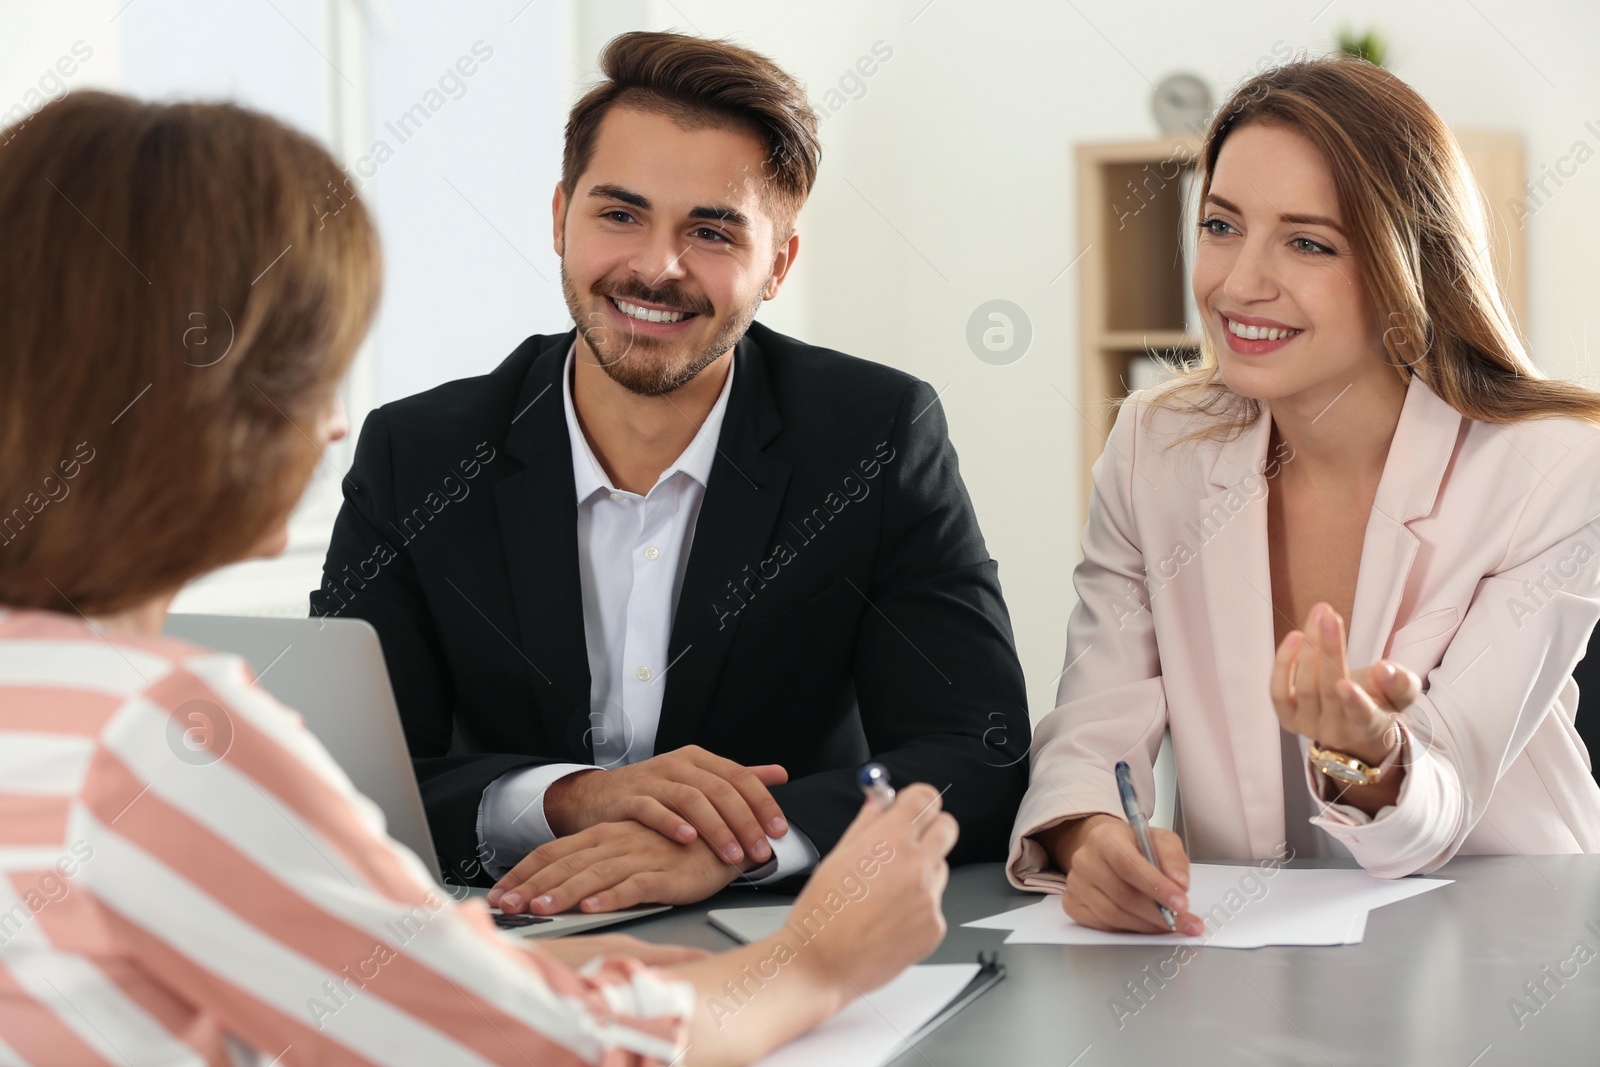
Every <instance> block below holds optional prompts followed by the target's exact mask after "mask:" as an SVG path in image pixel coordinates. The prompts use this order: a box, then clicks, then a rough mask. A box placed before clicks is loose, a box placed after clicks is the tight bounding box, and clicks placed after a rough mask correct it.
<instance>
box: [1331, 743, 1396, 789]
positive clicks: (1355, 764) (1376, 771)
mask: <svg viewBox="0 0 1600 1067" xmlns="http://www.w3.org/2000/svg"><path fill="white" fill-rule="evenodd" d="M1404 744H1405V742H1404V741H1403V740H1402V741H1400V742H1399V743H1397V744H1396V745H1395V746H1394V747H1393V748H1391V749H1390V750H1389V752H1388V754H1387V755H1385V756H1384V757H1383V762H1382V763H1380V764H1378V765H1377V766H1373V765H1372V764H1370V763H1367V762H1366V761H1365V760H1360V759H1357V758H1356V757H1354V756H1351V755H1347V754H1346V753H1343V752H1335V751H1334V750H1333V749H1331V748H1323V747H1322V746H1321V745H1319V744H1317V742H1315V741H1313V742H1311V749H1310V752H1309V755H1310V757H1311V765H1312V766H1313V767H1315V768H1316V769H1317V770H1319V771H1321V772H1322V773H1323V774H1326V775H1327V776H1328V777H1329V778H1333V779H1336V780H1338V781H1341V782H1346V783H1348V784H1350V785H1377V784H1378V782H1379V780H1380V779H1382V778H1383V776H1384V774H1385V773H1386V772H1387V771H1388V770H1389V768H1390V767H1393V766H1394V765H1395V761H1396V760H1398V759H1399V758H1400V749H1401V748H1402V747H1403V746H1404Z"/></svg>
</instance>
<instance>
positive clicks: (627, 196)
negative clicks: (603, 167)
mask: <svg viewBox="0 0 1600 1067" xmlns="http://www.w3.org/2000/svg"><path fill="white" fill-rule="evenodd" d="M589 195H590V196H592V197H596V198H598V199H601V200H620V201H622V202H623V203H624V204H631V205H632V206H634V207H636V208H638V209H639V210H640V211H649V210H650V198H649V197H647V196H644V195H642V194H640V193H636V192H634V191H633V190H632V189H624V188H623V187H622V186H620V185H608V184H601V185H594V186H590V188H589Z"/></svg>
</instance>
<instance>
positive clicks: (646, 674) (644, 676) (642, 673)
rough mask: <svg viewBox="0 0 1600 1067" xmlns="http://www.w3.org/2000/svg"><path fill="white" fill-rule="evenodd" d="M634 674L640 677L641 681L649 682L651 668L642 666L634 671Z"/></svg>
mask: <svg viewBox="0 0 1600 1067" xmlns="http://www.w3.org/2000/svg"><path fill="white" fill-rule="evenodd" d="M633 676H634V677H635V678H637V679H639V681H641V682H648V681H649V680H650V668H649V667H640V668H639V669H638V670H636V671H634V672H633Z"/></svg>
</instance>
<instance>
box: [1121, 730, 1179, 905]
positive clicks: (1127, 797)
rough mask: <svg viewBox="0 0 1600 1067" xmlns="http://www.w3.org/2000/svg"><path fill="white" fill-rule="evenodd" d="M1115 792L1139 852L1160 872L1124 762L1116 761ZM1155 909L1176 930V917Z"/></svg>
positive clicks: (1148, 829) (1125, 762)
mask: <svg viewBox="0 0 1600 1067" xmlns="http://www.w3.org/2000/svg"><path fill="white" fill-rule="evenodd" d="M1117 792H1118V793H1120V794H1122V813H1123V814H1124V815H1126V816H1127V817H1128V825H1129V826H1131V827H1133V836H1134V838H1135V839H1136V840H1137V841H1138V842H1139V851H1140V852H1143V853H1144V858H1145V859H1147V860H1149V861H1150V866H1152V867H1154V868H1155V869H1156V870H1158V871H1159V870H1161V864H1159V863H1157V862H1156V850H1155V849H1153V848H1151V847H1150V824H1149V823H1148V822H1146V821H1145V817H1144V812H1142V811H1140V810H1139V794H1138V793H1135V792H1134V791H1133V777H1132V776H1131V775H1129V773H1128V764H1127V761H1126V760H1118V761H1117ZM1156 907H1158V908H1160V909H1161V917H1162V918H1163V919H1165V920H1166V923H1167V926H1168V927H1169V928H1170V929H1172V930H1174V931H1175V930H1177V929H1178V917H1177V916H1176V915H1174V914H1172V909H1171V908H1169V907H1167V906H1166V905H1165V904H1157V905H1156Z"/></svg>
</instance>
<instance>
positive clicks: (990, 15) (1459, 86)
mask: <svg viewBox="0 0 1600 1067" xmlns="http://www.w3.org/2000/svg"><path fill="white" fill-rule="evenodd" d="M1474 3H1475V4H1476V8H1477V11H1475V10H1474V7H1473V5H1466V4H1461V3H1458V2H1455V0H1436V2H1427V3H1422V2H1413V3H1406V4H1394V3H1385V2H1372V0H1334V2H1333V3H1332V4H1328V3H1327V2H1326V0H1296V2H1292V3H1289V2H1282V0H1273V2H1253V3H1252V2H1245V0H1210V2H1208V3H1204V4H1196V3H1192V2H1189V0H1159V2H1147V3H1143V4H1137V5H1133V4H1126V3H1121V2H1112V0H1076V3H1075V5H1067V4H1062V3H1059V2H1058V0H984V2H982V3H977V2H973V0H933V2H932V3H928V2H927V0H894V2H889V3H882V2H880V3H870V4H869V3H861V2H859V0H812V2H807V3H798V2H794V0H671V2H670V3H669V2H665V0H660V2H645V0H629V2H627V3H606V2H600V3H595V2H594V0H586V3H585V5H584V6H585V7H592V8H598V9H602V10H605V9H610V10H612V11H614V12H615V11H619V10H620V11H621V12H623V13H624V14H623V16H620V17H618V18H613V19H612V20H610V22H609V24H608V25H607V27H606V28H608V29H613V28H622V27H621V26H618V25H616V24H617V22H618V21H626V16H630V15H631V17H632V20H633V26H635V27H636V28H648V29H665V28H669V27H670V28H678V29H683V30H688V31H691V32H699V33H704V34H708V35H713V36H724V35H726V36H731V37H733V38H735V39H736V40H738V41H739V42H740V43H743V44H746V45H748V46H750V47H753V48H755V49H757V50H759V51H762V52H765V53H766V54H768V55H770V56H772V57H773V58H774V59H775V60H777V61H778V62H779V63H780V64H782V65H784V66H785V67H786V68H788V69H789V70H791V71H793V72H794V73H795V74H796V75H797V76H799V77H800V78H801V79H802V80H803V81H804V82H805V83H806V85H807V87H808V91H809V92H810V94H811V97H812V99H813V102H814V103H817V102H822V101H823V100H824V94H825V93H826V92H827V90H828V89H829V88H834V87H837V86H838V83H839V79H840V78H841V77H842V76H843V75H845V74H846V73H847V72H848V71H849V69H850V68H851V66H852V64H854V63H855V61H856V60H857V59H858V58H859V57H860V56H862V55H864V54H867V53H868V52H869V51H870V50H871V48H872V46H873V44H874V42H877V41H880V40H881V41H883V42H884V44H885V45H886V46H887V47H889V48H892V49H893V56H892V58H891V59H889V60H888V61H887V62H886V63H884V64H882V66H881V67H880V69H878V70H877V72H876V73H875V74H874V75H873V76H871V77H870V78H867V79H865V80H864V83H865V87H866V88H865V92H864V93H859V94H858V97H859V98H857V99H851V100H849V101H848V102H847V103H846V104H845V105H844V106H843V107H841V108H839V110H838V111H837V113H835V114H833V115H831V116H829V117H828V118H827V119H826V121H825V122H824V124H823V141H824V157H823V164H822V172H821V176H820V178H819V181H818V185H817V189H816V191H815V193H814V194H813V196H812V198H811V202H810V204H809V205H808V206H807V208H806V210H805V211H804V212H803V213H802V216H801V220H800V226H801V233H802V252H801V255H800V258H799V260H798V261H797V264H796V268H795V269H796V272H797V276H796V277H795V279H794V281H795V283H796V285H797V288H798V289H799V290H800V292H799V296H800V299H799V300H791V299H790V297H791V293H789V292H788V291H785V292H784V293H781V294H780V295H779V298H778V300H777V301H775V302H774V303H773V304H772V305H770V306H769V307H767V308H765V309H763V311H762V313H761V317H762V320H763V321H765V322H766V323H768V324H769V325H771V326H773V327H774V328H776V329H779V330H783V331H786V332H791V333H794V334H797V335H799V336H801V337H803V338H805V339H806V340H808V341H812V342H814V343H819V344H824V345H828V346H831V347H835V348H840V349H843V350H845V351H848V352H852V353H854V354H857V355H861V356H865V357H868V358H871V359H876V360H880V361H882V362H884V363H889V364H892V365H894V366H897V367H901V368H904V369H905V370H907V371H910V372H911V373H914V374H916V375H918V376H920V377H922V378H924V379H926V380H927V381H929V382H931V383H932V384H933V385H934V387H935V388H937V389H941V390H944V393H943V400H944V406H945V410H946V413H947V415H948V417H949V420H950V425H951V434H952V437H953V438H954V440H955V444H956V447H957V450H958V451H959V453H960V455H961V461H962V471H963V474H964V475H965V477H966V481H967V485H968V488H969V489H970V490H971V492H972V495H973V498H974V500H975V501H976V504H977V508H978V514H979V518H980V519H981V521H982V523H983V528H984V533H985V536H986V537H987V539H988V541H989V546H990V550H991V552H992V553H993V554H994V556H995V557H996V558H997V559H998V560H999V561H1000V575H1001V580H1002V582H1003V583H1004V586H1005V591H1006V599H1007V601H1008V603H1009V604H1010V607H1011V613H1012V620H1013V624H1014V626H1015V628H1016V632H1017V639H1018V645H1019V647H1020V650H1021V655H1022V662H1023V666H1024V668H1025V670H1026V673H1027V677H1028V683H1029V699H1030V702H1031V704H1032V707H1033V711H1034V714H1035V715H1036V716H1037V715H1040V714H1042V713H1043V712H1045V711H1047V710H1049V708H1050V707H1051V706H1052V705H1053V703H1054V683H1053V679H1054V678H1055V676H1056V675H1057V673H1058V672H1059V671H1060V670H1061V667H1062V665H1063V664H1062V659H1061V650H1062V648H1063V647H1064V642H1065V635H1066V622H1067V614H1068V612H1069V611H1070V608H1071V604H1072V601H1073V594H1072V588H1071V571H1072V567H1073V566H1074V565H1075V563H1076V562H1077V559H1078V534H1079V527H1080V524H1081V522H1082V519H1083V517H1082V515H1080V514H1079V508H1078V506H1077V503H1076V502H1077V500H1078V497H1079V486H1078V475H1077V471H1078V454H1077V453H1078V425H1077V424H1078V415H1077V414H1076V412H1075V411H1074V409H1073V407H1072V406H1071V405H1070V404H1069V403H1068V402H1067V400H1066V399H1064V398H1063V397H1062V396H1061V395H1059V394H1058V393H1057V389H1059V390H1060V391H1061V392H1062V393H1065V394H1066V396H1067V397H1070V398H1071V399H1072V403H1074V404H1076V403H1080V401H1079V398H1078V395H1077V380H1078V373H1077V362H1076V361H1077V341H1076V338H1077V277H1076V272H1075V271H1068V272H1067V273H1065V274H1062V273H1061V271H1062V270H1063V268H1065V267H1066V266H1067V264H1068V263H1070V262H1071V261H1072V260H1073V258H1074V257H1075V256H1077V254H1078V253H1079V251H1080V250H1081V249H1082V248H1083V240H1082V238H1081V237H1080V236H1079V234H1078V233H1077V231H1076V222H1075V219H1076V209H1075V204H1076V199H1075V198H1076V182H1075V180H1074V179H1075V176H1074V172H1073V165H1072V155H1071V153H1072V146H1073V145H1074V144H1075V143H1076V142H1079V141H1093V140H1123V139H1129V138H1138V137H1145V136H1152V135H1154V134H1155V133H1156V128H1155V125H1154V121H1153V119H1152V118H1151V117H1150V111H1149V97H1150V91H1151V84H1150V83H1151V82H1156V81H1159V80H1160V79H1161V78H1162V77H1163V76H1164V75H1166V74H1169V73H1171V72H1174V71H1179V70H1186V71H1193V72H1195V73H1197V74H1199V75H1200V76H1201V77H1202V78H1203V79H1205V80H1206V81H1208V82H1210V83H1211V84H1212V86H1213V87H1214V95H1215V96H1217V97H1218V98H1220V97H1221V96H1222V95H1223V94H1224V93H1225V91H1226V89H1227V88H1228V87H1229V86H1231V85H1233V84H1234V83H1236V82H1237V81H1238V80H1239V79H1240V78H1241V76H1243V75H1244V74H1245V73H1246V72H1248V71H1250V70H1251V69H1252V68H1254V67H1256V66H1257V64H1258V63H1259V62H1261V60H1262V58H1263V57H1266V56H1270V54H1271V53H1272V50H1273V46H1274V44H1275V43H1277V42H1279V41H1283V42H1286V43H1287V44H1288V45H1289V46H1292V47H1293V48H1295V49H1300V48H1312V49H1316V50H1319V51H1325V50H1328V49H1329V48H1330V47H1331V44H1332V42H1333V39H1334V35H1335V33H1336V32H1337V30H1338V29H1339V27H1340V26H1341V25H1351V26H1355V27H1360V28H1365V27H1368V26H1374V27H1377V28H1379V29H1380V30H1382V31H1383V32H1384V33H1386V34H1387V36H1388V38H1389V40H1390V42H1391V45H1392V47H1391V58H1390V61H1389V65H1390V67H1391V68H1392V69H1393V70H1395V72H1396V73H1398V74H1399V75H1400V76H1402V77H1404V78H1406V79H1407V80H1408V81H1410V82H1411V83H1412V84H1413V85H1415V86H1416V87H1417V88H1418V89H1419V90H1420V91H1421V92H1422V93H1423V94H1424V95H1425V96H1426V97H1427V98H1428V99H1429V100H1430V101H1431V102H1432V103H1433V104H1434V106H1435V107H1437V108H1438V109H1439V111H1440V113H1441V114H1442V115H1443V116H1444V118H1445V119H1446V121H1448V122H1449V123H1451V124H1452V125H1454V126H1493V127H1509V128H1512V129H1518V130H1521V131H1523V132H1524V133H1525V134H1526V138H1527V142H1526V150H1527V158H1528V161H1529V170H1530V172H1531V173H1533V174H1537V173H1538V171H1539V164H1540V163H1542V162H1549V163H1550V164H1552V165H1554V164H1555V163H1556V162H1557V161H1558V159H1559V158H1560V157H1562V156H1563V155H1566V154H1568V153H1569V152H1570V151H1571V149H1572V146H1573V142H1574V141H1576V140H1578V139H1580V138H1582V139H1586V140H1587V141H1588V143H1589V145H1590V146H1591V148H1593V149H1595V150H1597V151H1600V64H1596V63H1595V62H1594V55H1593V49H1594V44H1595V42H1596V41H1600V5H1595V4H1592V3H1589V2H1584V0H1568V2H1565V3H1553V4H1543V5H1540V6H1539V13H1538V14H1535V13H1533V12H1531V11H1530V10H1529V6H1528V5H1521V4H1515V3H1511V2H1508V0H1474ZM1074 7H1075V8H1076V10H1074ZM1319 9H1323V10H1321V12H1320V14H1319ZM1478 11H1481V12H1482V14H1481V15H1480V14H1479V13H1478ZM1079 12H1081V14H1080V13H1079ZM1313 16H1315V21H1314V22H1313V21H1311V20H1312V18H1313ZM590 22H591V23H593V24H594V25H595V26H597V27H598V26H599V25H600V24H601V23H602V22H605V20H604V19H602V18H599V17H596V16H591V18H590ZM1497 27H1498V28H1497ZM613 32H614V30H613ZM1502 33H1503V34H1504V35H1505V36H1502ZM1507 38H1509V40H1510V43H1508V40H1507ZM599 43H600V41H599V40H597V39H595V38H594V37H590V38H588V39H585V38H584V37H583V35H582V33H581V32H580V34H579V35H578V38H577V39H576V40H575V41H574V47H575V48H577V49H578V50H579V55H578V57H577V61H578V62H580V63H581V61H582V59H583V57H584V56H586V55H587V56H590V57H592V56H593V55H594V54H595V52H596V51H597V49H598V46H599ZM1513 45H1514V47H1513ZM1519 51H1520V53H1521V54H1519ZM1524 57H1527V58H1524ZM1530 60H1531V62H1530ZM591 63H592V60H591ZM1534 64H1537V66H1535V65H1534ZM1546 79H1548V81H1547V80H1546ZM1552 83H1553V84H1552ZM1586 121H1594V123H1595V129H1594V130H1593V131H1590V130H1586V129H1585V126H1584V124H1585V122H1586ZM1567 169H1568V170H1571V169H1572V168H1571V166H1570V165H1569V166H1568V167H1567ZM1551 188H1552V190H1554V186H1553V185H1552V186H1551ZM1528 238H1529V252H1530V255H1529V260H1530V267H1529V282H1530V288H1531V290H1532V293H1531V297H1530V304H1531V314H1530V321H1529V322H1528V323H1527V324H1526V325H1527V332H1528V334H1529V336H1530V338H1531V340H1532V343H1533V351H1534V353H1535V356H1536V358H1537V359H1538V361H1539V362H1540V364H1541V365H1542V366H1544V367H1545V368H1546V369H1547V370H1548V371H1550V372H1551V373H1556V374H1571V373H1574V372H1579V371H1581V372H1583V373H1586V374H1587V373H1589V372H1590V371H1591V370H1600V367H1595V368H1591V367H1589V366H1588V364H1587V363H1586V362H1585V356H1584V347H1583V346H1584V343H1585V337H1586V332H1587V335H1589V338H1590V339H1589V341H1588V343H1589V344H1590V345H1593V346H1595V348H1594V351H1597V352H1600V313H1597V312H1596V310H1595V305H1596V301H1595V300H1594V291H1595V289H1596V287H1597V283H1600V262H1597V256H1596V251H1595V250H1596V247H1597V244H1600V240H1597V239H1600V161H1596V162H1591V163H1589V164H1587V165H1586V166H1584V167H1583V168H1580V169H1579V170H1578V171H1577V173H1576V175H1575V176H1574V177H1572V178H1571V179H1566V186H1565V187H1564V188H1562V189H1560V190H1558V191H1556V195H1554V196H1552V197H1551V198H1549V199H1548V201H1547V202H1546V203H1545V205H1544V206H1543V207H1542V208H1540V209H1539V210H1537V211H1535V212H1534V213H1533V215H1532V217H1531V218H1530V219H1529V220H1528ZM994 298H1003V299H1006V300H1010V301H1013V302H1014V303H1016V304H1018V305H1020V306H1021V307H1022V308H1023V309H1024V310H1025V311H1026V312H1027V314H1028V316H1029V318H1030V320H1031V322H1032V326H1033V340H1032V344H1031V347H1030V350H1029V351H1028V352H1027V354H1026V356H1025V357H1024V358H1023V359H1021V360H1020V361H1019V362H1017V363H1014V364H1012V365H1009V366H991V365H988V364H985V363H983V362H981V361H980V360H978V359H977V358H975V357H974V356H973V354H972V352H971V351H970V350H969V349H968V347H967V344H966V340H965V331H966V324H967V319H968V316H969V315H970V313H971V312H972V311H973V309H974V308H976V307H977V306H978V305H979V304H980V303H982V302H984V301H987V300H990V299H994Z"/></svg>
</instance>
